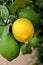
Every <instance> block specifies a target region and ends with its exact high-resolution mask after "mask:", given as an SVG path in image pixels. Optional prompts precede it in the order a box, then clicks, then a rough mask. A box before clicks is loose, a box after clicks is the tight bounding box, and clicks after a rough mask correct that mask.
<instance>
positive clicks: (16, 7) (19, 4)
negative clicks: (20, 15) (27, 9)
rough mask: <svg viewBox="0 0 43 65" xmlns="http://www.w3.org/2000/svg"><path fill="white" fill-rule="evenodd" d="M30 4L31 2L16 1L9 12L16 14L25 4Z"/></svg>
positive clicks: (26, 0) (25, 0) (24, 0)
mask: <svg viewBox="0 0 43 65" xmlns="http://www.w3.org/2000/svg"><path fill="white" fill-rule="evenodd" d="M27 2H29V0H15V1H14V2H13V3H12V4H10V6H9V10H10V12H11V13H12V14H15V12H16V11H17V9H18V8H20V7H21V6H23V5H24V4H25V3H27Z"/></svg>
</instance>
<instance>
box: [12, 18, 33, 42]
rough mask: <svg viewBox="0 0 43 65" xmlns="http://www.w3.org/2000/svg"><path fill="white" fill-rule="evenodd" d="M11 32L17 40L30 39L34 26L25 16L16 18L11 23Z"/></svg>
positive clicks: (24, 40) (25, 40)
mask: <svg viewBox="0 0 43 65" xmlns="http://www.w3.org/2000/svg"><path fill="white" fill-rule="evenodd" d="M12 34H13V36H14V37H15V39H16V40H17V41H19V42H27V41H30V40H31V38H32V37H33V35H34V26H33V24H32V23H31V22H30V21H29V20H28V19H26V18H20V19H17V20H16V21H15V22H14V23H13V25H12Z"/></svg>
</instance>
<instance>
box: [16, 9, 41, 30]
mask: <svg viewBox="0 0 43 65" xmlns="http://www.w3.org/2000/svg"><path fill="white" fill-rule="evenodd" d="M17 17H18V18H27V19H28V20H30V21H31V22H32V23H33V25H34V27H35V29H37V28H38V26H39V23H40V16H39V15H38V14H37V13H36V12H35V11H34V10H31V9H26V8H24V9H20V10H18V13H17Z"/></svg>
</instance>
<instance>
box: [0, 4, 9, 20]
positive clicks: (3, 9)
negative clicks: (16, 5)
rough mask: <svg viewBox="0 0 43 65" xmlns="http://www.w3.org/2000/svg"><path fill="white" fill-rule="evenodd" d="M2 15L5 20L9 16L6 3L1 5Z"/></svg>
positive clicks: (0, 14) (0, 12) (0, 15)
mask: <svg viewBox="0 0 43 65" xmlns="http://www.w3.org/2000/svg"><path fill="white" fill-rule="evenodd" d="M0 17H2V18H3V20H4V19H8V18H9V11H8V9H7V8H6V6H4V5H0Z"/></svg>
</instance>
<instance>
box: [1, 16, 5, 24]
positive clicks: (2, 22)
mask: <svg viewBox="0 0 43 65" xmlns="http://www.w3.org/2000/svg"><path fill="white" fill-rule="evenodd" d="M0 25H5V24H4V21H3V19H2V18H1V17H0Z"/></svg>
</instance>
